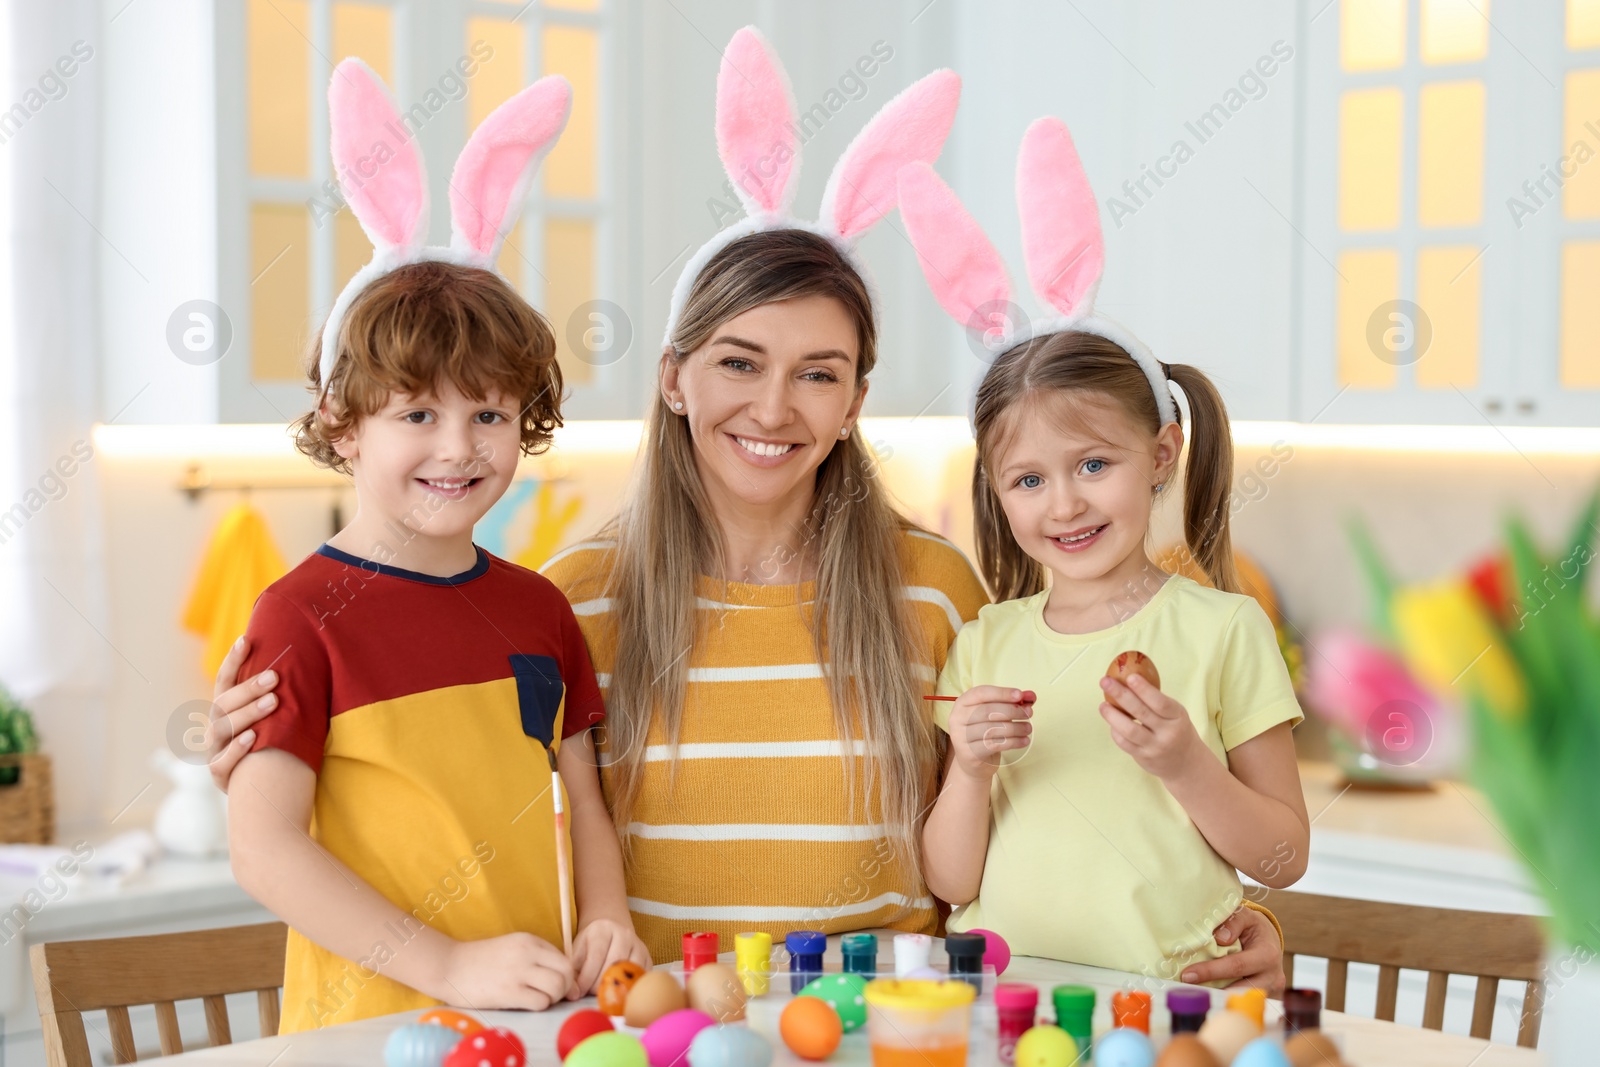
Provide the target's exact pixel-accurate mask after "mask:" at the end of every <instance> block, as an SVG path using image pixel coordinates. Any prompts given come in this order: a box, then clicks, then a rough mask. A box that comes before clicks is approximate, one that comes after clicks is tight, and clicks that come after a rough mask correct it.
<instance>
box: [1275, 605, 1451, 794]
mask: <svg viewBox="0 0 1600 1067" xmlns="http://www.w3.org/2000/svg"><path fill="white" fill-rule="evenodd" d="M1313 647H1314V648H1315V649H1316V654H1315V655H1312V656H1310V657H1308V658H1307V663H1306V684H1305V689H1304V695H1305V698H1306V703H1307V704H1308V705H1309V706H1310V707H1311V709H1312V710H1313V711H1314V712H1316V714H1318V715H1319V716H1321V717H1322V718H1323V719H1325V720H1327V722H1328V723H1329V725H1331V726H1332V727H1333V728H1334V729H1335V730H1337V731H1338V732H1339V733H1341V734H1343V735H1344V736H1345V737H1346V738H1347V739H1349V740H1350V741H1351V742H1353V743H1355V744H1357V745H1359V746H1361V748H1362V749H1363V750H1364V751H1366V752H1367V753H1369V754H1370V755H1371V756H1372V757H1373V758H1374V759H1376V760H1377V761H1378V762H1379V763H1381V764H1386V765H1388V766H1389V767H1391V768H1401V767H1414V766H1415V765H1417V764H1419V763H1423V762H1424V761H1426V763H1427V765H1428V767H1429V768H1431V769H1433V770H1435V771H1439V770H1448V769H1453V767H1454V762H1455V760H1456V759H1457V758H1458V757H1459V755H1460V751H1461V724H1460V717H1459V715H1458V713H1457V712H1456V710H1455V709H1454V708H1451V707H1448V706H1446V705H1443V704H1441V703H1440V702H1439V700H1438V699H1437V698H1436V697H1435V696H1434V695H1433V694H1432V693H1430V692H1429V691H1428V690H1427V689H1425V688H1423V687H1422V686H1421V685H1419V684H1418V683H1417V680H1416V679H1415V678H1413V677H1412V675H1411V672H1410V671H1409V670H1407V669H1406V666H1405V664H1404V663H1402V662H1401V661H1400V659H1399V658H1397V657H1396V656H1395V655H1393V654H1392V653H1390V652H1389V651H1387V650H1386V649H1384V648H1381V647H1379V646H1377V645H1374V644H1372V643H1370V642H1368V641H1366V640H1365V639H1363V638H1361V637H1358V636H1356V635H1355V634H1351V633H1347V632H1342V631H1334V632H1332V633H1326V634H1319V635H1318V636H1317V641H1316V644H1315V645H1314V646H1313Z"/></svg>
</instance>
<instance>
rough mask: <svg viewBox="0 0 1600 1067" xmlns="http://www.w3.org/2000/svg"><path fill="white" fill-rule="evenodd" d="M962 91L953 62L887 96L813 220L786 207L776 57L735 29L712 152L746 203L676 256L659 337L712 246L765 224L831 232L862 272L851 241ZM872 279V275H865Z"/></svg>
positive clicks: (785, 122) (945, 123) (720, 86)
mask: <svg viewBox="0 0 1600 1067" xmlns="http://www.w3.org/2000/svg"><path fill="white" fill-rule="evenodd" d="M960 97H961V79H960V78H958V77H957V76H956V74H955V72H954V71H950V70H936V71H934V72H933V73H932V74H929V75H927V76H926V77H924V78H922V79H921V80H920V81H917V82H915V83H913V84H912V85H911V86H909V87H908V88H907V89H905V90H904V91H903V92H901V93H900V95H898V96H896V97H895V98H894V99H893V100H890V101H889V102H888V103H887V104H885V105H884V106H883V109H882V110H881V111H879V112H878V113H877V115H875V116H874V117H873V118H872V121H870V122H868V123H867V125H866V126H865V127H864V128H863V129H862V131H861V132H860V133H859V134H857V135H856V138H855V140H853V141H851V142H850V146H849V147H848V148H846V149H845V150H844V154H843V155H842V156H840V157H839V161H838V163H836V164H835V165H834V168H833V173H832V174H831V175H829V177H828V184H827V187H826V188H825V189H824V190H823V193H822V211H821V214H820V215H819V216H818V219H817V221H816V222H806V221H803V220H801V219H797V218H794V217H793V216H792V215H790V213H789V211H790V207H791V206H792V205H793V203H794V196H795V190H796V189H797V188H798V186H799V177H800V126H799V116H798V112H797V110H796V108H795V103H794V95H793V93H792V92H791V91H790V89H789V79H788V77H787V76H786V75H785V74H784V70H783V65H782V64H781V63H780V62H778V57H777V55H776V54H775V53H774V52H773V50H772V47H771V46H770V45H769V44H768V43H767V41H766V39H765V38H764V37H762V36H761V34H760V32H759V31H757V30H756V29H755V28H754V27H753V26H746V27H745V28H744V29H742V30H740V31H739V32H738V33H736V34H734V35H733V40H732V41H731V42H729V44H728V48H727V50H726V51H725V52H723V54H722V68H721V70H720V71H719V72H718V74H717V154H718V155H719V156H721V157H722V166H723V169H724V170H726V171H727V172H728V177H729V178H730V179H731V180H732V182H733V189H734V192H735V193H736V194H737V195H738V197H739V201H740V203H742V204H743V205H744V209H745V216H746V217H745V218H743V219H741V220H739V221H738V222H736V223H734V224H733V225H731V226H729V227H728V228H727V229H725V230H722V231H721V232H720V233H718V234H717V235H716V236H714V237H712V238H711V240H709V241H707V242H706V243H705V244H704V245H703V246H702V247H701V248H700V250H699V251H698V252H696V253H695V254H694V255H693V256H690V257H689V262H688V263H686V264H684V268H683V273H682V274H680V275H679V276H678V282H677V284H676V285H675V286H673V289H672V307H671V310H670V311H669V312H668V315H667V333H666V339H665V341H664V344H666V345H671V344H672V333H673V330H674V329H676V328H677V325H678V319H679V317H680V316H681V315H682V314H683V309H684V305H685V304H687V303H688V300H689V290H690V289H691V288H693V286H694V283H695V280H696V279H697V278H699V276H700V272H701V271H702V270H704V269H705V267H706V264H707V263H709V262H711V259H712V257H713V256H715V255H716V254H717V253H718V252H720V251H722V250H723V249H724V248H726V247H727V246H728V245H730V244H732V243H733V242H734V241H736V240H738V239H739V238H741V237H745V236H748V235H749V234H752V233H759V232H761V231H764V230H805V231H807V232H809V233H814V234H817V235H819V236H822V237H826V238H827V239H828V240H829V241H831V242H832V243H833V245H834V247H835V248H837V249H839V251H840V253H841V254H842V255H843V256H844V258H845V261H846V262H848V263H849V264H850V266H851V267H853V268H854V269H855V271H856V273H857V274H859V275H861V277H862V279H863V280H864V281H865V280H867V277H868V276H867V273H866V271H865V269H864V268H863V265H862V263H861V261H860V259H859V258H858V257H857V256H856V252H855V242H856V241H857V240H858V239H859V238H860V237H861V235H862V234H864V233H866V232H867V230H869V229H871V228H872V226H873V225H874V224H875V223H876V222H877V221H878V220H879V219H881V218H883V216H885V215H887V214H888V213H889V212H890V211H892V210H894V207H895V203H896V201H897V199H898V193H897V187H896V175H897V174H898V173H899V171H900V168H901V167H904V166H906V165H907V164H910V163H921V164H924V165H926V164H930V163H932V162H933V161H934V160H935V159H937V158H938V157H939V150H940V149H942V148H943V147H944V141H945V138H946V137H947V136H948V135H949V133H950V125H951V123H952V122H954V121H955V115H956V104H957V102H958V101H959V100H960ZM869 284H870V282H869Z"/></svg>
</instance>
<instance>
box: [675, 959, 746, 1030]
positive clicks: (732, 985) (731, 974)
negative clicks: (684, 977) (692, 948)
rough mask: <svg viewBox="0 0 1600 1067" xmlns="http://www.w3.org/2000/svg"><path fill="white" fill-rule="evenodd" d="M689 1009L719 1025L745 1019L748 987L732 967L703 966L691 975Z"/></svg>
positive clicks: (717, 964)
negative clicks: (746, 990) (702, 1013)
mask: <svg viewBox="0 0 1600 1067" xmlns="http://www.w3.org/2000/svg"><path fill="white" fill-rule="evenodd" d="M688 993H689V1007H691V1008H693V1009H694V1010H695V1011H703V1012H705V1013H706V1014H707V1015H709V1016H711V1017H712V1018H713V1019H715V1020H717V1022H719V1023H736V1022H738V1021H739V1020H740V1019H743V1018H744V1002H745V992H744V983H743V982H741V981H739V972H738V971H736V970H734V969H733V965H732V964H729V963H702V964H701V965H700V966H698V967H696V968H695V969H694V970H693V971H692V972H690V974H689V982H688Z"/></svg>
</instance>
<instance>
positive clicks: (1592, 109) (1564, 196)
mask: <svg viewBox="0 0 1600 1067" xmlns="http://www.w3.org/2000/svg"><path fill="white" fill-rule="evenodd" d="M1564 44H1565V48H1564V57H1563V58H1564V59H1565V60H1566V63H1565V67H1566V71H1565V75H1566V76H1565V80H1564V82H1563V85H1562V96H1563V101H1562V105H1563V107H1562V112H1563V114H1562V136H1561V157H1560V159H1559V160H1558V161H1557V164H1556V167H1555V168H1554V169H1555V174H1553V175H1551V177H1550V178H1549V179H1547V180H1545V181H1544V182H1543V185H1544V186H1545V187H1546V188H1545V189H1537V187H1536V190H1535V191H1538V192H1541V193H1544V194H1545V195H1553V192H1554V190H1553V189H1549V186H1550V185H1551V184H1552V183H1554V184H1556V185H1559V186H1560V196H1561V221H1560V231H1561V232H1560V242H1561V252H1560V268H1559V269H1560V281H1559V286H1560V293H1561V309H1560V312H1559V314H1560V334H1559V340H1558V345H1559V350H1560V359H1559V367H1560V382H1561V385H1562V387H1563V388H1567V389H1595V388H1600V300H1597V299H1596V298H1595V294H1596V293H1600V164H1597V163H1595V162H1593V161H1594V158H1595V156H1596V152H1597V150H1600V0H1567V5H1566V34H1565V41H1564ZM1540 177H1541V178H1543V177H1544V175H1540Z"/></svg>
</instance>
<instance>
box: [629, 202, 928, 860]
mask: <svg viewBox="0 0 1600 1067" xmlns="http://www.w3.org/2000/svg"><path fill="white" fill-rule="evenodd" d="M805 296H826V297H830V298H832V299H834V300H837V301H838V302H839V303H840V305H841V306H842V307H843V308H844V309H845V311H846V313H847V314H848V315H849V316H850V317H851V318H852V319H853V320H854V321H855V325H856V334H857V338H858V340H859V356H858V358H857V361H856V385H857V387H860V385H861V384H862V382H863V381H864V379H865V378H866V376H867V375H868V374H869V373H870V372H871V371H872V368H873V365H874V363H875V362H876V360H877V330H876V326H875V325H874V322H873V314H872V301H871V296H870V295H869V293H868V291H867V288H866V286H865V284H864V283H863V282H862V279H861V277H860V276H859V275H858V274H857V273H856V272H855V270H854V269H852V268H851V266H850V265H849V264H848V263H847V262H846V261H845V259H844V257H843V256H842V255H840V253H839V252H838V250H837V249H835V248H834V247H833V246H832V245H831V244H830V243H829V242H828V241H827V240H826V239H824V238H821V237H818V236H816V235H815V234H811V233H807V232H804V231H801V230H773V231H765V232H760V233H755V234H751V235H750V236H748V237H744V238H741V239H739V240H737V241H734V242H733V243H732V244H730V245H728V247H726V248H724V249H723V250H722V251H720V252H718V253H717V255H716V256H714V257H713V258H712V259H711V261H710V262H709V263H707V264H706V267H705V269H704V270H702V271H701V272H700V276H699V277H698V278H697V279H696V280H695V283H694V288H693V289H692V290H691V292H690V294H689V299H688V303H687V305H686V306H685V308H684V311H683V314H682V316H681V317H680V319H679V322H678V326H677V329H676V331H675V332H674V334H673V336H672V338H671V343H672V351H671V352H670V353H669V354H668V357H667V358H669V359H673V360H678V361H682V360H683V359H685V358H686V357H687V356H688V355H689V353H691V352H693V351H695V350H696V349H698V348H699V347H700V346H702V345H704V344H705V343H706V342H707V341H709V340H710V339H711V337H712V335H713V334H714V332H715V331H716V330H717V328H718V327H720V326H721V325H722V324H723V323H725V322H727V321H728V320H729V319H732V318H733V317H735V316H737V315H741V314H743V313H744V312H746V311H749V310H751V309H752V308H756V307H760V306H762V305H764V304H770V303H774V302H777V301H780V300H792V299H795V298H797V297H805ZM911 525H912V524H911V523H910V521H909V520H907V519H905V518H904V517H902V516H901V515H900V514H899V513H898V512H897V511H896V510H895V508H894V507H893V505H892V504H891V503H890V500H889V496H888V493H887V491H886V490H885V489H884V487H883V485H882V483H881V482H880V481H879V480H878V477H877V467H876V460H875V457H874V455H873V453H872V451H871V449H870V448H869V447H868V445H867V442H866V439H865V438H864V437H863V436H862V433H861V430H860V429H859V427H857V428H853V429H852V430H851V433H850V436H849V437H848V438H844V439H842V440H840V441H839V442H838V443H837V444H836V445H835V446H834V447H833V449H832V451H831V452H829V454H828V456H827V458H826V459H824V460H823V461H822V465H821V466H820V467H819V468H818V469H817V486H816V495H815V498H814V500H813V505H812V509H811V512H810V516H809V518H808V519H807V521H806V524H805V527H804V529H803V530H802V531H801V537H800V540H801V545H800V548H799V550H798V551H799V553H800V555H801V558H804V559H807V560H808V561H809V562H811V563H813V564H814V565H815V568H816V598H815V601H814V602H813V604H812V605H810V608H811V610H810V611H809V612H807V616H806V619H807V625H808V626H809V628H810V630H811V633H812V638H813V641H814V643H815V648H816V654H817V657H818V662H819V663H821V664H822V665H823V668H824V676H825V677H826V679H827V686H828V693H829V696H830V698H831V700H832V704H833V712H834V718H835V720H836V722H837V724H838V733H839V737H840V739H841V740H842V741H844V742H845V744H844V757H843V759H844V764H845V770H846V776H847V780H848V781H850V782H851V786H852V790H851V791H852V795H853V793H854V783H855V777H854V756H853V754H852V749H853V746H852V745H851V744H850V742H851V741H853V740H856V739H860V740H862V741H864V744H865V749H866V757H867V758H866V760H865V766H866V775H865V791H864V794H863V795H864V796H865V797H866V798H867V808H866V811H867V818H868V819H869V820H870V819H871V818H872V817H873V814H874V813H873V811H872V807H871V798H872V797H873V796H874V795H876V796H878V797H879V798H880V800H879V802H880V805H881V813H882V819H883V821H884V823H885V824H886V825H887V826H888V827H889V828H890V831H889V832H890V835H891V837H892V838H893V840H894V843H895V844H896V845H897V846H899V847H901V848H903V849H905V850H906V852H905V854H906V855H908V856H909V857H910V858H911V859H912V861H913V863H914V862H915V860H916V857H917V838H918V836H919V831H918V826H919V822H920V817H921V814H922V811H923V809H924V807H925V805H926V804H927V801H928V798H929V796H930V794H931V789H932V787H933V785H934V782H935V775H936V773H937V769H938V752H937V745H936V740H935V735H934V729H933V725H932V723H931V721H930V719H929V718H928V717H927V716H926V715H925V713H924V712H923V709H922V707H921V705H922V700H921V699H920V698H921V695H922V685H921V684H920V681H919V679H918V677H917V674H916V665H917V664H919V663H931V662H933V660H932V659H931V658H930V650H928V649H925V648H922V647H920V646H921V644H922V642H921V641H920V639H919V638H920V632H919V631H918V630H917V629H916V628H915V623H914V619H913V617H912V615H911V612H910V611H909V610H908V608H907V606H906V603H905V598H904V595H903V592H902V582H901V573H900V554H899V553H900V545H899V542H900V539H901V535H902V531H903V530H904V529H906V528H907V527H909V526H911ZM607 533H609V535H610V536H612V537H614V538H615V540H616V542H617V548H616V554H615V557H614V565H613V570H612V573H611V575H610V581H609V589H608V595H609V596H610V597H611V600H612V617H613V619H614V620H615V625H616V628H617V629H616V646H615V647H616V649H617V656H616V662H615V665H614V666H613V668H612V673H611V685H610V691H609V694H608V697H607V700H606V718H607V722H608V727H607V750H608V753H607V758H608V760H609V764H608V770H607V775H606V777H607V782H606V794H607V795H606V799H607V801H608V803H609V806H610V808H611V815H612V818H613V820H614V821H615V822H616V825H617V829H618V832H619V834H620V835H621V837H622V839H623V843H624V847H625V848H626V846H627V843H628V834H627V827H628V824H629V822H630V820H631V817H632V813H633V809H634V804H635V802H636V800H637V798H638V793H639V785H640V781H641V779H642V778H643V773H644V757H645V745H646V738H647V736H648V734H649V730H650V723H651V719H652V717H653V716H655V715H657V714H659V715H660V716H661V724H662V727H663V732H664V733H665V734H666V737H667V739H668V743H669V744H672V745H676V744H677V740H678V736H679V730H680V727H681V725H682V722H683V713H684V702H685V699H686V696H687V690H688V670H689V660H690V656H689V655H686V654H685V653H686V650H688V649H690V648H691V647H693V646H694V644H695V642H696V641H697V640H699V639H701V638H702V637H703V636H704V627H703V626H702V625H700V623H699V619H698V617H697V612H696V606H695V605H696V596H695V580H696V578H697V577H698V576H700V575H702V574H709V575H722V574H723V573H724V570H723V544H722V537H721V530H720V528H719V527H718V525H717V523H716V521H715V519H714V518H713V515H712V510H711V506H710V502H709V500H708V498H707V496H706V492H705V488H704V486H703V485H702V483H701V481H700V474H699V470H698V468H697V467H696V465H695V457H694V441H693V439H692V438H691V435H690V432H689V422H688V420H687V419H685V418H683V417H681V416H680V415H677V414H675V413H674V412H673V411H671V410H670V409H669V408H668V407H667V402H666V400H665V399H664V398H663V397H662V395H661V393H660V392H659V390H658V391H657V393H656V398H655V400H654V402H653V403H652V404H651V406H650V413H649V416H648V417H647V419H646V423H645V434H644V441H643V452H642V454H641V456H640V460H639V464H638V467H637V468H636V474H635V478H634V483H633V485H632V486H631V487H630V490H629V494H628V497H627V499H626V501H625V502H624V504H623V507H622V510H621V512H620V514H619V515H618V517H617V518H616V519H615V520H614V521H613V523H612V524H611V525H610V526H609V527H608V530H607ZM912 869H913V870H915V869H920V868H919V867H917V866H913V867H912Z"/></svg>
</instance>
